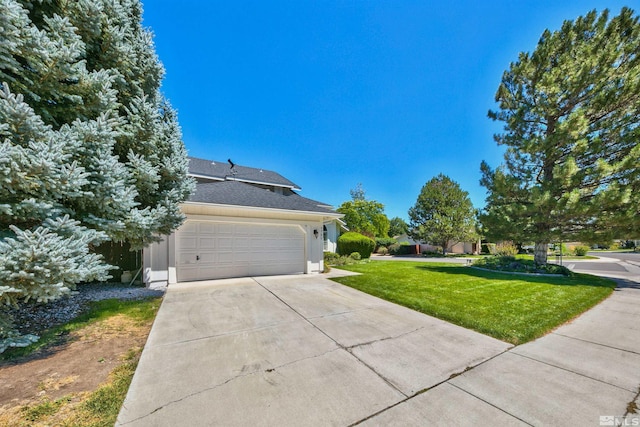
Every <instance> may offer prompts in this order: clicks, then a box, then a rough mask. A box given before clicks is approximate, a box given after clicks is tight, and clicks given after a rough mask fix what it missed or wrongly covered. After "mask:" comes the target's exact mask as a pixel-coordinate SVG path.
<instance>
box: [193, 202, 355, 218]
mask: <svg viewBox="0 0 640 427" xmlns="http://www.w3.org/2000/svg"><path fill="white" fill-rule="evenodd" d="M182 204H183V205H192V206H208V207H212V208H214V207H215V208H223V209H244V210H248V211H254V212H255V211H257V212H260V211H262V212H275V213H284V214H296V215H305V216H307V215H308V216H316V217H318V216H321V217H327V218H336V219H339V218H342V217H344V214H341V213H337V212H336V213H331V212H313V211H298V210H293V209H278V208H264V207H259V206H244V205H225V204H221V203H207V202H183V203H182Z"/></svg>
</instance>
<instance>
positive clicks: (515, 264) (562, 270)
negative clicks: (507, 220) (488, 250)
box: [473, 256, 573, 276]
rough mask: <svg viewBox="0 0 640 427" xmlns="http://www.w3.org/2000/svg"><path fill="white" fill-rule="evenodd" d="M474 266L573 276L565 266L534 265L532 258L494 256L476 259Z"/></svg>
mask: <svg viewBox="0 0 640 427" xmlns="http://www.w3.org/2000/svg"><path fill="white" fill-rule="evenodd" d="M473 265H474V266H476V267H481V268H486V269H489V270H497V271H512V272H519V273H544V274H562V275H564V276H573V272H572V271H571V270H569V269H568V268H567V267H563V266H562V265H557V264H545V265H536V264H535V263H534V262H533V260H525V259H516V258H514V257H510V256H494V257H486V258H482V259H479V260H476V261H475V262H474V263H473Z"/></svg>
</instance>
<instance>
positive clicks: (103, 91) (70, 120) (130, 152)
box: [0, 0, 193, 350]
mask: <svg viewBox="0 0 640 427" xmlns="http://www.w3.org/2000/svg"><path fill="white" fill-rule="evenodd" d="M0 9H1V10H2V13H1V14H0V28H2V35H1V36H0V37H2V42H1V43H0V182H1V183H2V184H1V185H0V307H2V306H7V305H10V304H11V305H15V304H17V303H19V302H22V301H30V300H36V301H41V302H47V301H50V300H53V299H56V298H58V297H60V296H61V295H64V294H65V293H67V292H69V290H70V289H71V288H73V287H74V286H75V284H76V283H78V282H82V281H91V280H105V279H107V274H108V268H109V266H107V265H105V263H104V261H102V260H101V257H99V256H97V255H94V254H91V253H90V251H89V249H90V247H92V246H94V245H97V244H99V243H101V242H104V241H107V240H112V241H128V242H130V243H131V245H132V247H134V248H140V247H142V246H144V245H145V244H148V243H149V242H153V241H155V240H157V239H158V236H159V235H161V234H168V233H170V232H171V231H172V230H173V229H175V228H176V227H177V226H178V225H180V223H181V222H182V221H183V215H182V214H181V213H180V210H179V203H180V202H182V201H184V200H185V199H186V198H187V197H188V195H189V193H190V192H191V189H192V185H193V184H192V182H191V180H190V179H189V178H187V175H186V173H187V166H188V163H187V157H186V151H185V148H184V144H183V142H182V140H181V135H180V128H179V126H178V123H177V119H176V115H175V112H174V111H173V110H172V109H171V106H170V105H169V104H168V103H167V102H166V101H165V100H164V98H163V97H162V95H161V94H160V92H159V87H160V82H161V78H162V75H163V69H162V65H161V64H160V62H159V61H158V58H157V57H156V54H155V51H154V48H153V43H152V39H151V34H150V32H149V31H148V30H146V29H144V28H143V27H142V25H141V22H142V8H141V5H140V2H139V1H138V0H85V1H69V2H60V1H54V0H39V1H28V0H22V1H17V0H0ZM2 315H3V312H2V311H0V317H1V316H2ZM0 320H1V321H0V350H1V349H2V348H3V346H5V347H6V346H7V345H22V344H24V341H19V340H17V338H16V334H15V333H14V332H10V331H9V330H8V326H7V325H10V324H11V322H10V320H7V319H6V318H4V319H0Z"/></svg>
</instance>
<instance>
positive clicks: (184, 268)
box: [176, 220, 305, 282]
mask: <svg viewBox="0 0 640 427" xmlns="http://www.w3.org/2000/svg"><path fill="white" fill-rule="evenodd" d="M304 246H305V235H304V232H303V231H302V229H301V228H300V227H298V226H294V225H273V224H247V223H235V222H217V221H193V220H192V221H186V222H185V223H184V225H183V226H182V227H180V229H179V230H178V232H177V233H176V267H177V268H176V269H177V275H178V277H177V279H178V281H179V282H187V281H192V280H207V279H222V278H227V277H244V276H267V275H276V274H295V273H303V272H304V266H305V251H304Z"/></svg>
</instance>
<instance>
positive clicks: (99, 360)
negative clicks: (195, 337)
mask: <svg viewBox="0 0 640 427" xmlns="http://www.w3.org/2000/svg"><path fill="white" fill-rule="evenodd" d="M150 328H151V325H150V322H149V324H146V325H140V323H139V322H136V321H135V320H132V319H130V318H128V317H126V316H123V315H117V316H113V317H110V318H108V319H106V320H103V321H100V322H96V323H94V324H91V325H89V326H87V327H84V328H82V329H80V330H78V331H76V332H73V333H72V334H70V336H69V339H68V340H67V343H66V344H63V345H60V346H57V347H53V348H49V349H47V350H46V351H43V352H40V353H36V354H34V355H31V356H29V357H27V358H25V359H21V360H17V361H12V362H0V384H2V387H1V388H0V417H1V414H2V413H3V412H9V411H11V409H15V408H16V407H21V406H24V405H27V404H30V403H34V402H41V401H45V400H50V401H54V400H56V399H59V398H61V397H63V396H66V395H70V394H78V393H84V392H89V391H93V390H95V389H96V388H97V387H98V386H99V385H100V384H101V383H103V382H104V381H105V380H106V379H107V377H108V375H109V373H110V372H111V371H112V370H113V369H114V368H115V367H116V366H118V365H119V364H121V363H122V359H123V357H124V356H125V355H126V354H127V353H128V352H129V351H130V350H132V349H134V350H135V349H141V348H142V347H143V346H144V343H145V341H146V339H147V336H148V334H149V330H150ZM0 419H1V418H0Z"/></svg>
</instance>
